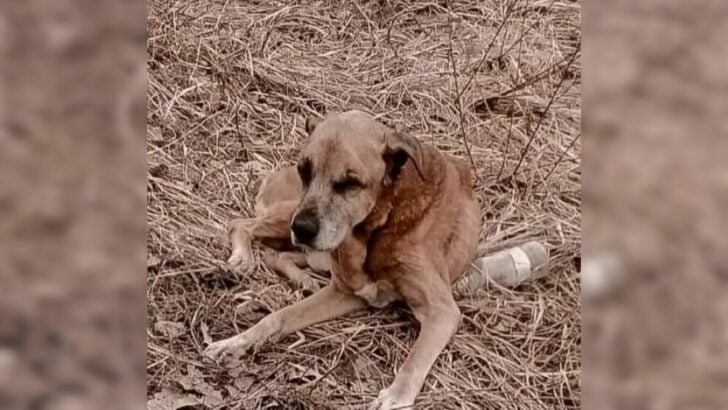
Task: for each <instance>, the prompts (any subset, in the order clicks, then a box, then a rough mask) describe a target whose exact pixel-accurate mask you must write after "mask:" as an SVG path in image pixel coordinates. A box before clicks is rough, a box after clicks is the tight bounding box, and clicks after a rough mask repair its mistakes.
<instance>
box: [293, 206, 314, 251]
mask: <svg viewBox="0 0 728 410" xmlns="http://www.w3.org/2000/svg"><path fill="white" fill-rule="evenodd" d="M291 230H292V231H293V234H294V235H296V240H297V241H298V242H300V243H304V244H310V243H311V241H313V239H314V238H315V237H316V235H318V232H319V220H318V217H317V216H316V214H315V213H314V212H313V211H309V210H305V211H302V212H301V213H299V214H298V215H296V217H295V218H294V219H293V223H292V224H291Z"/></svg>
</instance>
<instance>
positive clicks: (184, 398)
mask: <svg viewBox="0 0 728 410" xmlns="http://www.w3.org/2000/svg"><path fill="white" fill-rule="evenodd" d="M199 403H200V401H199V400H198V399H197V397H194V396H192V395H189V394H182V393H177V392H173V391H169V390H162V391H161V392H159V393H157V394H155V395H154V397H153V398H152V399H151V400H149V401H147V410H177V409H179V408H182V407H185V406H194V405H195V404H199Z"/></svg>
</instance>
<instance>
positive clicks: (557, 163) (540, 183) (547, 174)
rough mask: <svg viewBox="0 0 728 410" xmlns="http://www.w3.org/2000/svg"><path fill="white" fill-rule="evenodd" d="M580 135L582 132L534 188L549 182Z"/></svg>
mask: <svg viewBox="0 0 728 410" xmlns="http://www.w3.org/2000/svg"><path fill="white" fill-rule="evenodd" d="M579 137H581V133H578V134H576V136H575V137H574V138H573V139H572V140H571V142H570V143H569V146H567V147H566V149H564V150H563V151H562V152H561V155H559V158H558V159H557V160H556V161H555V162H554V165H552V166H551V169H550V170H549V172H548V173H546V176H545V177H544V178H543V179H542V180H541V182H539V183H538V184H536V186H535V187H533V189H534V190H535V189H536V188H538V187H540V186H541V185H543V184H545V183H546V182H548V180H549V177H551V174H553V173H554V171H555V170H556V167H558V166H559V164H560V163H561V161H562V160H563V159H564V157H565V156H566V153H567V152H569V150H571V148H572V147H573V146H574V144H575V143H576V141H578V140H579Z"/></svg>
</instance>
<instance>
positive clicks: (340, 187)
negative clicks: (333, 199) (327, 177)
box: [333, 177, 364, 194]
mask: <svg viewBox="0 0 728 410" xmlns="http://www.w3.org/2000/svg"><path fill="white" fill-rule="evenodd" d="M363 186H364V183H362V182H361V181H360V180H358V179H356V178H354V177H346V178H344V179H341V180H339V181H336V182H334V184H333V188H334V191H336V192H337V193H339V194H343V193H345V192H352V191H355V190H357V189H359V188H362V187H363Z"/></svg>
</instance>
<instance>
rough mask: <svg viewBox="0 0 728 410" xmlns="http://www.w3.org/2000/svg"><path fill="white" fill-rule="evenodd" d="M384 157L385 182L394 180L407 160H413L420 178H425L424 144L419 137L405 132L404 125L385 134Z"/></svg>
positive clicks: (389, 182)
mask: <svg viewBox="0 0 728 410" xmlns="http://www.w3.org/2000/svg"><path fill="white" fill-rule="evenodd" d="M383 158H384V163H385V164H386V174H385V176H384V181H385V183H388V184H391V183H392V182H394V181H395V180H396V179H397V177H398V176H399V174H400V172H402V167H404V165H405V164H406V163H407V161H412V164H414V166H415V169H416V170H417V173H418V174H419V176H420V178H422V179H423V180H424V179H425V176H424V173H423V172H422V169H423V168H422V164H423V156H422V144H420V142H419V141H418V140H417V138H415V137H412V136H410V135H407V134H405V133H404V130H403V127H402V126H399V125H398V126H395V129H394V130H393V131H392V130H390V131H387V133H386V134H385V136H384V154H383Z"/></svg>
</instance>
